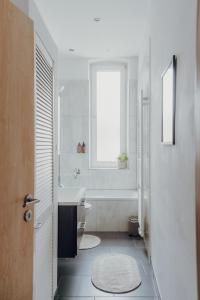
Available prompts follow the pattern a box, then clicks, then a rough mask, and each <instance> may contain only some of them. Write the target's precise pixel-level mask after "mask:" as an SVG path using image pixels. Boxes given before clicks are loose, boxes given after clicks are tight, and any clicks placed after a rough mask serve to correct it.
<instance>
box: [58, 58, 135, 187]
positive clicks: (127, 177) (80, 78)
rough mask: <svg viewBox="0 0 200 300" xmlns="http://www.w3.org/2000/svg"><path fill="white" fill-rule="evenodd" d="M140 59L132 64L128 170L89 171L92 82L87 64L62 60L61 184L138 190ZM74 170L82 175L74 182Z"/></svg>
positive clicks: (60, 64) (60, 62)
mask: <svg viewBox="0 0 200 300" xmlns="http://www.w3.org/2000/svg"><path fill="white" fill-rule="evenodd" d="M137 73H138V59H137V58H132V59H130V60H129V85H130V91H129V97H130V108H129V144H130V147H129V169H126V170H90V169H89V153H88V151H89V149H88V148H89V147H88V146H89V80H88V60H87V59H81V58H78V59H75V58H74V59H69V58H66V57H64V56H61V57H60V59H59V84H60V86H62V85H63V86H64V87H65V89H64V92H63V93H62V95H61V181H62V184H64V185H65V186H85V187H87V188H89V189H131V188H132V189H134V188H137V178H136V176H137V161H136V149H137V143H136V139H137V134H136V126H137V124H136V111H137V110H136V105H137V104H136V102H137ZM83 141H84V142H85V143H86V152H87V153H86V154H77V153H76V146H77V144H78V142H83ZM74 168H80V170H81V175H80V176H78V178H77V179H74V174H73V170H74Z"/></svg>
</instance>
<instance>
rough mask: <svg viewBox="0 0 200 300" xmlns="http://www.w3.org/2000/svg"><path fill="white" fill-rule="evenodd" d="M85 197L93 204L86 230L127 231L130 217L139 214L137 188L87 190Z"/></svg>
mask: <svg viewBox="0 0 200 300" xmlns="http://www.w3.org/2000/svg"><path fill="white" fill-rule="evenodd" d="M85 198H86V201H87V202H88V203H90V204H91V205H92V210H91V212H90V214H89V215H88V217H87V220H86V231H90V232H92V231H113V232H115V231H116V232H126V231H127V230H128V218H129V217H130V216H138V192H137V191H136V190H103V189H102V190H100V189H94V190H86V192H85Z"/></svg>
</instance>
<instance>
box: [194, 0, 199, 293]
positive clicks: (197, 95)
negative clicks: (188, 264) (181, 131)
mask: <svg viewBox="0 0 200 300" xmlns="http://www.w3.org/2000/svg"><path fill="white" fill-rule="evenodd" d="M195 133H196V224H197V271H198V292H199V295H198V299H200V1H198V18H197V90H196V101H195Z"/></svg>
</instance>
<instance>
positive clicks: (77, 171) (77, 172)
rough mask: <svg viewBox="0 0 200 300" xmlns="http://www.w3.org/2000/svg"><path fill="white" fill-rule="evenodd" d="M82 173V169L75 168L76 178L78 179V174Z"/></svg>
mask: <svg viewBox="0 0 200 300" xmlns="http://www.w3.org/2000/svg"><path fill="white" fill-rule="evenodd" d="M80 174H81V171H80V169H77V168H75V169H74V179H77V177H78V175H80Z"/></svg>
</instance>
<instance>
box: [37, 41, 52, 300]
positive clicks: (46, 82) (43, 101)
mask: <svg viewBox="0 0 200 300" xmlns="http://www.w3.org/2000/svg"><path fill="white" fill-rule="evenodd" d="M35 89H36V90H35V101H36V103H35V197H36V198H37V199H40V203H39V204H37V205H36V206H35V253H34V300H50V299H53V163H54V161H53V157H54V156H53V119H54V118H53V93H54V91H53V61H52V59H51V57H50V56H49V54H48V53H47V51H46V50H45V48H44V47H43V46H42V45H38V44H37V45H36V53H35Z"/></svg>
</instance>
